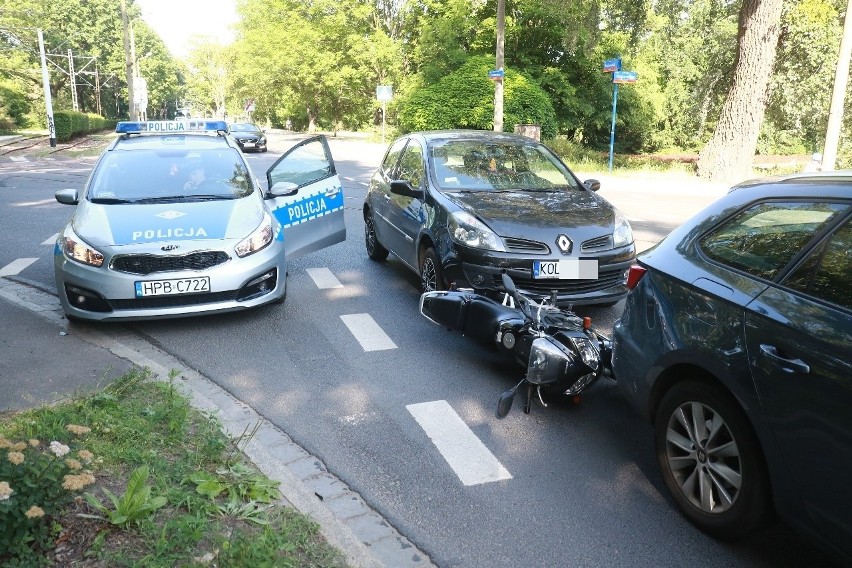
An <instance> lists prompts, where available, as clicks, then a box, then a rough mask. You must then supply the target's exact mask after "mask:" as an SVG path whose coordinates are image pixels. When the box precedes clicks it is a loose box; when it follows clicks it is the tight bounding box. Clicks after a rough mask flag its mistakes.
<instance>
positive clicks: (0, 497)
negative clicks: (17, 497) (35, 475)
mask: <svg viewBox="0 0 852 568" xmlns="http://www.w3.org/2000/svg"><path fill="white" fill-rule="evenodd" d="M14 492H15V490H14V489H12V488H11V487H9V482H8V481H0V501H5V500H6V499H8V498H9V496H10V495H11V494H12V493H14Z"/></svg>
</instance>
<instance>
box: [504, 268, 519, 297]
mask: <svg viewBox="0 0 852 568" xmlns="http://www.w3.org/2000/svg"><path fill="white" fill-rule="evenodd" d="M500 277H501V279H502V280H503V288H505V289H506V293H507V294H509V295H510V296H512V297H513V298H514V297H516V294H517V290H516V289H515V283H514V282H513V281H512V277H511V276H509V275H508V274H506V273H505V272H503V273H502V274H500Z"/></svg>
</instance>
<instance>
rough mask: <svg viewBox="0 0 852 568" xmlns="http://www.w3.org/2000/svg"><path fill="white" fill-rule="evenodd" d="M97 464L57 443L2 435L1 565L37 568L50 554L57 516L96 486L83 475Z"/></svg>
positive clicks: (76, 430)
mask: <svg viewBox="0 0 852 568" xmlns="http://www.w3.org/2000/svg"><path fill="white" fill-rule="evenodd" d="M66 431H67V432H70V433H72V434H78V435H82V434H85V433H87V432H89V428H87V427H85V426H78V425H69V426H68V427H67V428H66ZM70 443H71V442H69V444H70ZM66 456H68V457H66ZM92 458H93V456H92V454H91V453H90V452H88V451H87V450H78V451H76V452H75V453H73V454H72V449H71V447H70V446H69V445H66V444H63V443H61V442H59V441H56V440H54V441H52V442H51V443H50V444H49V445H45V444H43V443H42V442H40V441H39V440H36V439H29V440H27V441H18V442H16V441H13V440H9V439H7V438H6V437H5V436H3V435H2V434H0V565H4V566H5V565H6V562H10V563H12V562H21V563H24V564H27V563H32V562H33V561H34V560H35V559H37V558H38V557H39V555H40V553H42V552H43V551H44V550H46V549H47V548H49V546H50V543H51V536H52V527H53V523H52V522H51V521H52V518H53V515H54V514H57V513H58V512H59V511H60V510H61V508H62V507H63V506H64V505H65V504H66V503H68V502H69V501H71V500H72V498H73V492H74V491H77V490H80V489H82V488H83V487H85V486H86V485H90V484H91V483H94V481H95V478H94V476H93V475H92V474H91V472H90V471H87V470H84V469H83V467H84V463H89V462H90V461H91V460H92Z"/></svg>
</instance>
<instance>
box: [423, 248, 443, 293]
mask: <svg viewBox="0 0 852 568" xmlns="http://www.w3.org/2000/svg"><path fill="white" fill-rule="evenodd" d="M446 289H447V285H446V284H444V274H443V271H442V270H441V261H440V260H438V255H437V254H435V249H433V248H432V247H428V248H426V250H424V251H423V254H422V255H421V257H420V290H421V291H422V292H434V291H435V290H446Z"/></svg>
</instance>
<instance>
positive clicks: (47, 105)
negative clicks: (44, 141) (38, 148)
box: [38, 28, 56, 148]
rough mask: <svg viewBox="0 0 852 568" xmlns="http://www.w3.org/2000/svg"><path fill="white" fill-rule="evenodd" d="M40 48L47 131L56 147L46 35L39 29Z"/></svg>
mask: <svg viewBox="0 0 852 568" xmlns="http://www.w3.org/2000/svg"><path fill="white" fill-rule="evenodd" d="M38 50H39V54H40V55H41V80H42V83H43V84H44V106H45V109H46V110H47V132H48V136H49V137H50V147H51V148H56V124H55V123H54V122H53V99H51V97H50V75H48V73H47V58H46V57H45V54H44V35H43V34H42V33H41V28H39V30H38Z"/></svg>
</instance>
